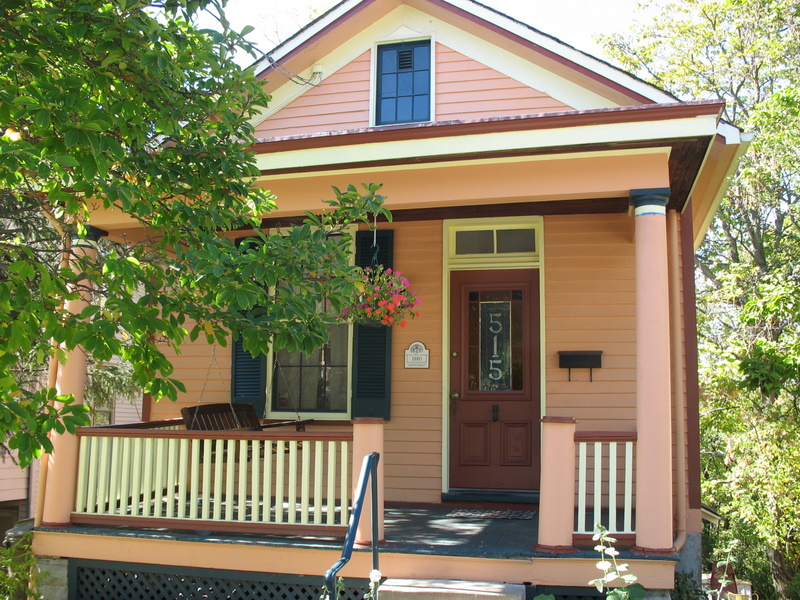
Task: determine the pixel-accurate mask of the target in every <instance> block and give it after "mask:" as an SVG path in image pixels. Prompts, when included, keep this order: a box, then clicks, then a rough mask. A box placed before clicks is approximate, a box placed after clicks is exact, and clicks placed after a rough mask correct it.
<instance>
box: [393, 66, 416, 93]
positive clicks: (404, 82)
mask: <svg viewBox="0 0 800 600" xmlns="http://www.w3.org/2000/svg"><path fill="white" fill-rule="evenodd" d="M413 86H414V73H411V72H409V73H399V74H398V75H397V95H398V96H410V95H411V94H413V93H414V87H413Z"/></svg>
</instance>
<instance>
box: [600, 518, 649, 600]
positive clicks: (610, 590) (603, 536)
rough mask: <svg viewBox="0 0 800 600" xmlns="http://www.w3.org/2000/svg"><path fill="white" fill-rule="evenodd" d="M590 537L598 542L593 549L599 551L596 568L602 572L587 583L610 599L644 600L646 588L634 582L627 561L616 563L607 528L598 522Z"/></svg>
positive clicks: (614, 549)
mask: <svg viewBox="0 0 800 600" xmlns="http://www.w3.org/2000/svg"><path fill="white" fill-rule="evenodd" d="M595 530H596V533H595V534H594V535H593V536H592V539H593V540H595V541H597V542H599V543H598V544H597V545H596V546H595V547H594V549H595V550H597V551H598V552H599V553H600V560H599V561H598V562H597V565H596V566H597V568H598V569H600V570H601V571H602V572H603V576H602V577H598V578H597V579H592V580H591V581H590V582H589V584H590V585H593V586H595V587H596V588H597V591H599V592H603V591H605V593H606V598H609V599H611V600H644V598H646V597H647V590H645V589H644V586H642V584H641V583H636V579H637V577H636V575H634V574H633V573H629V572H628V571H629V568H628V565H627V563H618V562H617V556H619V552H618V551H617V549H616V548H614V543H615V542H616V541H617V540H616V539H615V538H613V537H611V536H610V535H608V530H607V529H606V528H605V527H603V526H602V525H600V524H599V523H598V524H597V525H596V526H595ZM612 586H613V587H612Z"/></svg>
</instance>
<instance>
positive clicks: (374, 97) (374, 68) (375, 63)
mask: <svg viewBox="0 0 800 600" xmlns="http://www.w3.org/2000/svg"><path fill="white" fill-rule="evenodd" d="M418 42H428V44H429V55H430V65H429V69H428V72H429V75H430V80H429V87H428V101H429V105H428V119H426V120H419V121H402V122H396V123H383V124H381V123H378V101H379V98H378V87H379V86H378V80H379V77H380V73H379V69H380V61H379V56H380V49H381V48H382V47H385V46H392V45H396V44H405V43H410V44H413V43H418ZM435 49H436V42H435V40H434V38H433V36H421V37H414V38H399V39H387V40H383V41H381V42H377V43H375V45H374V46H373V49H372V53H371V55H372V56H371V63H372V64H371V66H370V73H371V76H370V109H369V110H370V117H369V119H370V123H371V124H372V126H373V127H397V126H402V125H410V124H415V123H432V122H434V121H435V120H436V114H435V106H436V102H435V100H436V99H435V96H436V86H435V82H436V53H435Z"/></svg>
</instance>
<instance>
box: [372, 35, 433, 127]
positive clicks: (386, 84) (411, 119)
mask: <svg viewBox="0 0 800 600" xmlns="http://www.w3.org/2000/svg"><path fill="white" fill-rule="evenodd" d="M377 62H378V69H377V73H376V77H377V93H376V106H375V124H376V125H394V124H396V123H419V122H421V121H430V119H431V41H430V40H420V41H416V42H400V43H399V44H385V45H383V46H378V61H377Z"/></svg>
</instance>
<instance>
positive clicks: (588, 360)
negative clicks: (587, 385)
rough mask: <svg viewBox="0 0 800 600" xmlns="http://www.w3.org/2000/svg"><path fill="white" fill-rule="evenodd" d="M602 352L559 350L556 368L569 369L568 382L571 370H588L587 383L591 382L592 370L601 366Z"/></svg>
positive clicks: (570, 378) (570, 377)
mask: <svg viewBox="0 0 800 600" xmlns="http://www.w3.org/2000/svg"><path fill="white" fill-rule="evenodd" d="M602 356H603V351H602V350H559V352H558V366H559V367H560V368H561V369H569V380H570V381H572V369H589V381H592V369H599V368H600V367H602V366H603V364H602V363H603V360H602Z"/></svg>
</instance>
